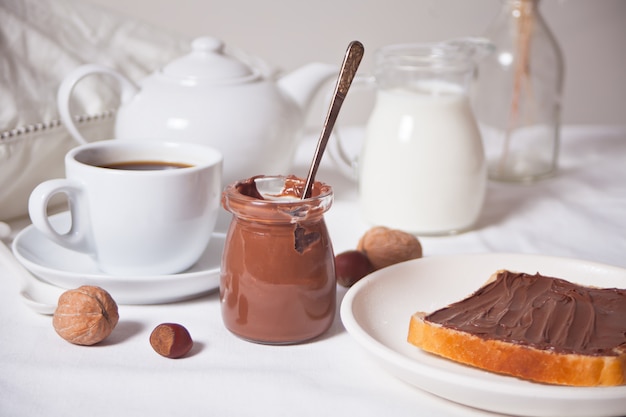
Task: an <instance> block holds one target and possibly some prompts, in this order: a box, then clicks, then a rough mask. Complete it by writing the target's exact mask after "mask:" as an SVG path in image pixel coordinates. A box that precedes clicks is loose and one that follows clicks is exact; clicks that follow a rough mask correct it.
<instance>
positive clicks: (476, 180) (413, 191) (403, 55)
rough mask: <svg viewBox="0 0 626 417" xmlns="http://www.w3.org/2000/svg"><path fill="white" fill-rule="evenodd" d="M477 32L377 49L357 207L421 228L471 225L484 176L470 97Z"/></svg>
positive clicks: (484, 45) (441, 231) (391, 222)
mask: <svg viewBox="0 0 626 417" xmlns="http://www.w3.org/2000/svg"><path fill="white" fill-rule="evenodd" d="M490 47H491V45H490V43H489V42H487V41H486V40H482V39H474V38H471V39H462V40H454V41H449V42H441V43H434V44H409V45H390V46H386V47H383V48H382V49H380V50H379V51H377V54H376V60H375V72H374V79H375V81H374V83H375V87H376V102H375V105H374V109H373V111H372V113H371V114H370V117H369V120H368V123H367V126H366V133H365V142H364V144H363V147H362V149H361V155H360V157H359V160H358V164H357V165H358V180H359V199H360V202H359V204H360V208H361V211H362V214H363V216H364V218H365V220H366V221H367V222H369V223H371V224H374V225H384V226H388V227H392V228H397V229H402V230H405V231H408V232H412V233H415V234H419V235H445V234H453V233H458V232H462V231H465V230H468V229H470V228H472V226H473V225H474V224H475V222H476V220H477V219H478V216H479V214H480V212H481V209H482V206H483V200H484V196H485V189H486V181H487V166H486V162H485V157H484V152H483V145H482V140H481V136H480V132H479V129H478V126H477V123H476V120H475V118H474V114H473V112H472V108H471V105H470V100H469V88H470V84H471V81H472V79H473V77H474V75H475V66H476V61H477V60H478V59H479V58H481V57H482V56H483V55H486V53H487V52H489V50H490Z"/></svg>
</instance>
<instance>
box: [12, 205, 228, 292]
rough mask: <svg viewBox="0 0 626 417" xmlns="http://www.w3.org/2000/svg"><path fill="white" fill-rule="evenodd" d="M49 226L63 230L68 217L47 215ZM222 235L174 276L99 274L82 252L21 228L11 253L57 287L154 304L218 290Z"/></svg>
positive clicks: (31, 228) (34, 231) (27, 228)
mask: <svg viewBox="0 0 626 417" xmlns="http://www.w3.org/2000/svg"><path fill="white" fill-rule="evenodd" d="M50 221H51V223H52V225H53V226H54V227H55V228H58V229H59V230H67V228H68V227H69V223H70V217H69V213H67V212H65V213H60V214H57V215H54V216H51V218H50ZM224 238H225V235H224V234H218V233H214V234H213V235H212V236H211V240H210V241H209V245H208V247H207V249H206V250H205V252H204V254H203V255H202V257H201V258H200V260H199V261H198V262H197V263H196V264H195V265H193V266H192V267H191V268H190V269H188V270H186V271H185V272H182V273H179V274H170V275H153V276H114V275H108V274H106V273H104V272H101V271H100V270H99V269H98V267H97V266H96V264H95V262H94V261H93V259H92V258H91V257H90V256H89V255H86V254H83V253H79V252H75V251H72V250H70V249H66V248H63V247H62V246H59V245H57V244H56V243H54V242H52V241H51V240H50V239H48V238H47V237H45V236H44V235H43V234H42V233H40V232H39V231H38V230H37V229H35V227H34V226H32V225H31V226H27V227H26V228H24V230H22V231H21V232H20V233H19V234H18V235H17V236H16V237H15V240H14V241H13V254H14V255H15V257H16V258H17V260H18V261H19V262H20V263H21V264H22V265H23V266H24V267H26V269H28V270H29V271H30V272H31V273H32V274H34V275H35V276H37V277H38V278H40V279H41V280H43V281H46V282H48V283H50V284H53V285H56V286H58V287H61V288H66V289H70V288H76V287H79V286H81V285H97V286H100V287H102V288H104V289H106V290H107V291H108V292H109V293H110V294H111V295H112V296H113V298H114V299H115V300H116V302H117V303H119V304H160V303H168V302H175V301H181V300H184V299H189V298H193V297H196V296H199V295H202V294H205V293H207V292H210V291H213V290H215V289H216V288H218V287H219V272H220V262H221V257H222V250H223V248H224Z"/></svg>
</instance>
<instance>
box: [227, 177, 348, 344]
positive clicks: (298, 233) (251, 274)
mask: <svg viewBox="0 0 626 417" xmlns="http://www.w3.org/2000/svg"><path fill="white" fill-rule="evenodd" d="M267 178H270V179H271V178H279V179H280V184H282V186H281V188H280V189H278V190H276V192H274V193H267V192H266V193H265V194H264V193H261V192H260V191H259V189H258V187H257V183H256V180H257V179H267ZM303 188H304V181H303V180H301V179H299V178H296V177H293V176H291V177H253V178H250V179H248V180H245V181H241V182H238V183H235V184H233V185H230V186H228V187H227V188H226V190H225V191H224V194H223V198H222V204H223V206H224V208H225V209H226V210H228V211H230V212H231V213H233V220H232V222H231V224H230V227H229V230H228V234H227V236H226V245H225V248H224V254H223V257H222V272H221V277H220V300H221V304H222V318H223V320H224V324H225V325H226V327H227V328H228V329H229V330H230V331H231V332H232V333H234V334H236V335H238V336H240V337H242V338H244V339H247V340H251V341H256V342H261V343H270V344H285V343H297V342H301V341H305V340H308V339H312V338H314V337H316V336H318V335H320V334H322V333H323V332H325V331H326V330H327V329H328V327H330V325H331V324H332V321H333V319H334V316H335V303H336V281H335V269H334V268H335V266H334V254H333V250H332V245H331V241H330V237H329V235H328V231H327V229H326V224H325V222H324V219H323V214H324V213H325V212H326V211H327V210H328V209H329V208H330V205H331V203H332V189H331V188H330V187H329V186H327V185H325V184H323V183H320V182H316V183H315V184H314V188H313V193H312V196H311V198H308V199H305V200H301V199H300V195H301V193H302V190H303ZM264 196H265V197H264Z"/></svg>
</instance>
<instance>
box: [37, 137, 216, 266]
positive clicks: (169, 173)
mask: <svg viewBox="0 0 626 417" xmlns="http://www.w3.org/2000/svg"><path fill="white" fill-rule="evenodd" d="M129 162H142V163H147V162H154V163H157V165H159V166H158V167H152V169H145V168H146V166H144V169H143V170H137V169H136V168H135V169H129V167H128V166H125V167H124V166H120V165H119V164H124V163H129ZM112 165H116V167H111V166H112ZM144 165H145V164H144ZM163 165H177V167H175V168H174V167H172V166H170V167H169V169H163V168H164V166H163ZM181 166H183V167H181ZM165 168H167V167H165ZM65 171H66V178H64V179H53V180H49V181H45V182H43V183H41V184H39V185H38V186H37V187H36V188H35V189H34V190H33V192H32V194H31V196H30V200H29V207H28V208H29V214H30V218H31V221H32V222H33V225H34V226H35V227H36V228H37V229H38V230H39V231H40V232H42V233H43V234H44V235H45V236H47V237H48V238H50V239H52V240H53V241H54V242H56V243H58V244H59V245H62V246H64V247H66V248H69V249H72V250H75V251H78V252H84V253H88V254H90V255H91V256H92V257H93V258H94V260H95V262H96V264H97V265H98V266H99V268H100V269H101V270H102V271H104V272H106V273H109V274H112V275H131V276H142V275H144V276H145V275H159V274H174V273H178V272H181V271H184V270H185V269H187V268H189V267H190V266H192V265H193V264H194V263H195V262H196V261H197V260H198V259H199V258H200V256H201V255H202V253H203V252H204V250H205V249H206V247H207V245H208V243H209V240H210V237H211V234H212V232H213V229H214V227H215V222H216V219H217V215H218V210H219V201H220V196H221V175H222V155H221V153H220V152H219V151H217V150H215V149H213V148H210V147H207V146H203V145H198V144H191V143H182V142H181V143H178V142H177V143H174V142H158V141H118V140H105V141H99V142H93V143H89V144H86V145H81V146H78V147H76V148H74V149H72V150H70V151H69V152H68V153H67V154H66V156H65ZM60 193H62V194H66V195H67V201H68V205H69V211H70V214H71V227H70V229H69V231H59V230H56V229H55V228H54V227H53V226H52V225H51V223H50V220H49V218H48V214H47V209H48V203H49V200H50V199H51V198H52V197H53V196H55V195H57V194H60Z"/></svg>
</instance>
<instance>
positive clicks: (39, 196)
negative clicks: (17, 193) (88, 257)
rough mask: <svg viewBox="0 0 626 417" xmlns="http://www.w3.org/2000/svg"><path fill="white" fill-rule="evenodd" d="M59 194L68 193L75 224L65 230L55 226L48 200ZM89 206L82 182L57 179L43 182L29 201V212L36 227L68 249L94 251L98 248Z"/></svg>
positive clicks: (72, 222) (72, 223)
mask: <svg viewBox="0 0 626 417" xmlns="http://www.w3.org/2000/svg"><path fill="white" fill-rule="evenodd" d="M59 193H63V194H65V195H66V196H67V200H68V202H69V209H70V218H71V225H70V229H69V230H68V231H67V232H64V233H61V232H59V231H58V230H57V229H55V228H54V227H53V226H52V224H51V223H50V218H49V217H48V203H49V201H50V199H51V198H52V197H53V196H54V195H56V194H59ZM85 205H86V204H85V202H84V189H83V187H82V186H81V185H80V184H79V183H77V182H75V181H72V180H69V179H54V180H48V181H45V182H43V183H41V184H39V185H38V186H37V187H35V189H34V190H33V191H32V193H31V195H30V198H29V200H28V214H29V215H30V219H31V221H32V223H33V225H34V226H35V228H37V230H39V231H40V232H41V233H43V234H44V235H45V236H46V237H48V238H49V239H51V240H52V241H54V242H56V243H58V244H59V245H61V246H63V247H65V248H68V249H72V250H75V251H78V252H84V253H89V254H92V253H94V247H93V244H92V239H91V233H90V228H89V221H88V220H89V219H88V217H87V213H86V210H85V209H86V207H85Z"/></svg>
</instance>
